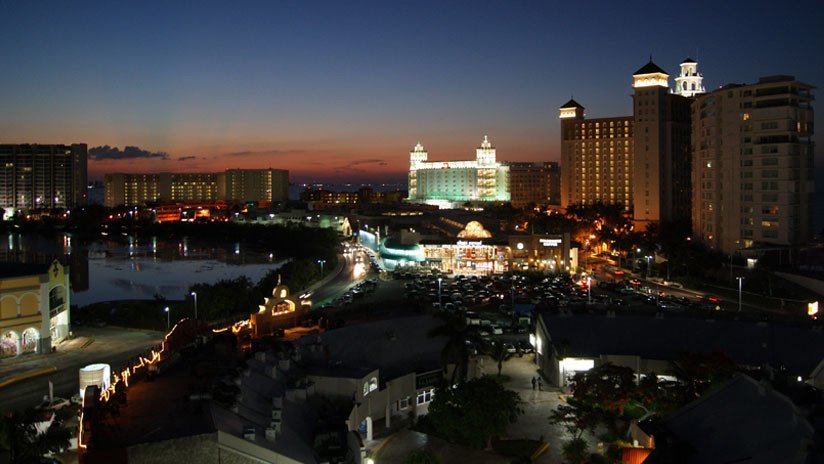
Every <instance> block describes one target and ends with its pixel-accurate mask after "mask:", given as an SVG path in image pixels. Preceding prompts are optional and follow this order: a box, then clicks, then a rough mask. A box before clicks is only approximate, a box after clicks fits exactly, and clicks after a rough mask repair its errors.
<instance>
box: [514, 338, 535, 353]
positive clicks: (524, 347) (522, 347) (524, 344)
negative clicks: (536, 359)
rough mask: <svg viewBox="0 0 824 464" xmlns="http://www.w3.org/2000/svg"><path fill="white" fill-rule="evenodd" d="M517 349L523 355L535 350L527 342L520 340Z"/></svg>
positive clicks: (516, 344) (516, 343)
mask: <svg viewBox="0 0 824 464" xmlns="http://www.w3.org/2000/svg"><path fill="white" fill-rule="evenodd" d="M515 348H516V349H517V350H519V351H520V352H522V353H532V352H533V351H535V349H534V348H533V347H532V345H530V344H529V342H528V341H526V340H518V341H516V342H515Z"/></svg>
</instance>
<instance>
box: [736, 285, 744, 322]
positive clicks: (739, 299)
mask: <svg viewBox="0 0 824 464" xmlns="http://www.w3.org/2000/svg"><path fill="white" fill-rule="evenodd" d="M736 279H737V280H738V312H739V313H740V312H741V288H742V287H741V284H742V283H743V282H744V278H743V277H736Z"/></svg>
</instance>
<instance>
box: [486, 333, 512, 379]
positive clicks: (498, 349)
mask: <svg viewBox="0 0 824 464" xmlns="http://www.w3.org/2000/svg"><path fill="white" fill-rule="evenodd" d="M487 354H488V355H489V357H491V358H492V359H494V360H495V361H497V363H498V377H500V376H501V369H502V368H503V366H504V361H507V360H509V358H511V357H512V353H510V352H509V351H507V349H506V345H504V343H503V342H502V341H500V340H496V341H494V342H492V343H491V344H490V345H489V348H488V349H487Z"/></svg>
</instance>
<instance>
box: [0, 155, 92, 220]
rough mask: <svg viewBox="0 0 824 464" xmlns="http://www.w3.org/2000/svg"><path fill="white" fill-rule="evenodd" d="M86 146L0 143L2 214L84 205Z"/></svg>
mask: <svg viewBox="0 0 824 464" xmlns="http://www.w3.org/2000/svg"><path fill="white" fill-rule="evenodd" d="M87 159H88V147H87V146H86V144H84V143H75V144H72V145H38V144H21V145H0V208H3V210H4V216H6V217H9V216H11V215H12V214H14V212H16V211H20V212H24V211H29V210H38V209H54V208H59V209H71V208H74V207H76V206H81V205H85V204H86V200H87V197H88V195H87V192H86V182H87V162H88V161H87Z"/></svg>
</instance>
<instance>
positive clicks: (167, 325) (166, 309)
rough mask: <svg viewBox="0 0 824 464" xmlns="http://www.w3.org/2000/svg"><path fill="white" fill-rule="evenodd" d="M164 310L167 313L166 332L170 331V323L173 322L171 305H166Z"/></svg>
mask: <svg viewBox="0 0 824 464" xmlns="http://www.w3.org/2000/svg"><path fill="white" fill-rule="evenodd" d="M163 312H165V313H166V332H168V331H169V323H170V322H171V315H170V314H169V307H168V306H166V307H165V308H163Z"/></svg>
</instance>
